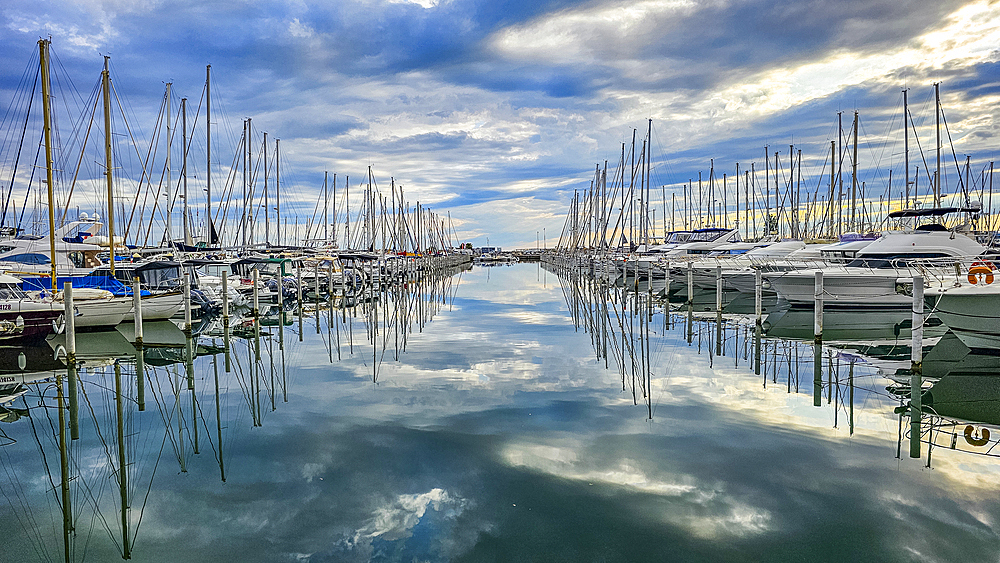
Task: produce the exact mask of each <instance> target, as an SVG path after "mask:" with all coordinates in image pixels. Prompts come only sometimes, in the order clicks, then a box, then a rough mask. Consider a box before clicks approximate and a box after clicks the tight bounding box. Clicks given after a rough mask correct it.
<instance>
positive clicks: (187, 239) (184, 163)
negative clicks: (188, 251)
mask: <svg viewBox="0 0 1000 563" xmlns="http://www.w3.org/2000/svg"><path fill="white" fill-rule="evenodd" d="M181 144H182V145H183V150H184V152H183V154H181V178H182V179H183V187H184V220H183V221H182V222H181V224H182V225H183V227H184V233H183V235H184V244H187V245H190V244H191V242H192V241H191V225H190V224H189V223H188V213H189V212H188V174H187V171H188V138H187V98H181Z"/></svg>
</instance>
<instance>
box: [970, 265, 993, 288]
mask: <svg viewBox="0 0 1000 563" xmlns="http://www.w3.org/2000/svg"><path fill="white" fill-rule="evenodd" d="M980 282H982V283H984V284H986V285H989V284H991V283H993V264H992V263H990V262H986V261H984V260H977V261H976V262H973V263H972V267H971V268H969V283H970V284H972V285H976V284H978V283H980Z"/></svg>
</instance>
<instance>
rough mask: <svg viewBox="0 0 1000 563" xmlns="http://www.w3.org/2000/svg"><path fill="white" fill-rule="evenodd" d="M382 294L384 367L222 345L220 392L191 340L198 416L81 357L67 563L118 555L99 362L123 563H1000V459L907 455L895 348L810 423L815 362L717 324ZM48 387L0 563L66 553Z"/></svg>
mask: <svg viewBox="0 0 1000 563" xmlns="http://www.w3.org/2000/svg"><path fill="white" fill-rule="evenodd" d="M397 293H398V295H397V298H399V300H398V301H395V302H393V303H390V302H389V300H388V299H384V300H383V305H384V307H381V308H380V309H379V311H380V312H379V313H378V322H377V325H378V327H379V329H378V333H377V334H375V335H374V340H375V342H376V344H375V346H374V347H373V345H372V334H371V327H373V326H375V324H376V323H374V322H373V316H372V313H370V312H369V311H368V310H367V309H366V307H365V306H364V305H359V306H358V307H357V308H356V309H351V310H348V311H346V312H344V311H336V312H335V317H331V316H330V314H329V311H327V310H321V311H320V313H319V319H318V323H319V332H318V333H317V318H316V316H315V314H314V313H313V312H312V311H311V310H310V311H307V312H306V313H305V314H304V317H305V318H303V319H302V323H301V325H300V324H299V319H298V318H297V317H294V316H291V317H290V321H291V322H290V324H288V325H287V326H284V327H282V328H281V329H280V331H279V328H278V327H277V326H264V327H263V328H262V332H261V334H260V336H259V337H257V338H255V335H254V331H253V329H252V328H249V329H242V330H240V331H237V333H238V334H240V337H234V338H233V339H232V340H231V349H230V369H229V371H228V372H227V370H226V361H225V354H223V353H219V352H220V351H221V350H222V348H223V345H224V339H223V338H222V337H221V333H219V334H220V336H216V337H212V336H208V335H202V336H201V337H200V338H199V339H198V345H199V349H198V352H199V354H200V355H199V356H198V357H197V358H195V359H194V361H193V365H192V366H191V374H192V375H193V383H194V393H193V394H192V392H191V391H189V390H188V370H187V366H185V363H184V361H183V360H184V355H185V351H184V349H183V348H167V349H157V350H155V351H147V352H148V354H149V355H148V357H147V360H146V361H147V366H146V370H147V371H146V384H145V390H144V394H145V396H144V399H145V410H144V411H141V412H140V411H139V410H138V407H137V405H136V400H137V394H136V389H135V379H136V378H135V373H136V368H135V365H134V362H133V361H132V359H129V358H130V356H129V354H134V352H131V351H130V347H129V344H128V340H127V338H126V336H121V335H120V334H118V333H117V332H116V333H110V334H109V333H104V334H101V335H81V344H80V346H81V353H82V354H83V353H85V352H86V350H87V349H88V348H87V347H88V346H90V349H91V351H92V352H93V353H92V354H91V356H88V357H86V358H85V359H84V361H85V364H84V367H85V369H84V371H83V373H81V376H80V377H81V382H82V385H81V391H80V405H81V406H80V411H79V420H80V423H79V424H80V435H81V439H80V440H79V441H75V442H73V443H72V445H71V447H70V451H69V463H70V467H71V473H72V474H73V480H72V486H71V494H72V500H73V505H72V506H73V508H72V519H73V523H74V526H75V532H74V534H73V536H72V557H73V559H74V560H89V561H115V560H119V559H120V557H121V554H122V550H123V542H122V527H123V526H122V518H121V511H120V508H121V500H120V499H121V491H120V486H119V473H118V472H117V471H116V468H117V467H118V464H119V453H118V446H117V443H118V442H117V432H118V430H117V415H116V406H115V395H114V393H113V389H114V378H115V375H114V369H113V368H112V367H111V362H112V361H113V360H108V359H107V357H108V356H109V355H114V356H117V357H118V358H119V360H120V361H119V372H120V373H121V374H122V379H123V385H124V386H125V388H126V391H125V395H126V396H127V397H126V399H127V400H126V401H124V403H123V406H122V412H123V418H122V421H123V431H122V432H123V436H124V439H123V441H124V443H125V454H126V460H127V461H126V463H127V466H126V467H127V470H126V472H125V474H126V477H127V485H126V497H127V499H128V501H127V502H128V504H130V506H131V508H130V510H129V511H127V514H126V525H127V528H128V532H127V533H126V535H127V536H128V537H129V544H130V550H131V556H132V558H133V559H134V560H136V561H309V562H321V561H405V562H410V561H753V560H771V561H775V560H776V561H997V560H998V552H1000V533H998V528H997V522H998V518H1000V495H998V490H1000V483H998V477H1000V460H997V459H996V458H993V457H989V456H985V455H976V454H974V453H968V452H963V451H952V450H949V449H948V448H947V447H939V448H935V449H934V450H933V453H932V456H933V457H932V464H931V465H932V466H931V468H927V467H926V465H927V459H926V452H925V453H924V457H923V458H921V459H919V460H917V459H910V458H908V457H907V453H906V452H907V447H906V444H905V443H904V444H903V446H902V449H903V457H902V459H897V458H896V449H897V438H898V436H899V434H898V429H899V418H898V416H897V415H896V414H894V413H893V408H894V407H896V406H898V405H899V401H898V400H897V399H896V398H894V397H892V396H891V395H889V394H888V393H887V392H886V386H887V385H888V384H890V383H891V382H890V381H889V380H887V379H885V378H884V377H882V376H881V375H880V373H885V372H886V370H887V369H890V368H891V366H892V364H891V362H892V361H894V360H893V356H892V353H891V352H890V353H887V354H882V355H881V359H879V358H869V357H868V356H860V355H858V354H857V353H856V352H855V351H851V350H839V349H829V350H827V351H825V352H824V362H825V363H827V366H828V367H832V368H833V370H832V371H831V370H829V369H827V368H824V369H826V371H824V373H823V380H822V384H821V386H820V388H819V399H820V401H819V402H820V406H819V407H816V406H813V405H814V391H816V389H815V388H814V384H813V375H812V356H811V352H810V351H809V350H810V349H811V348H810V347H809V346H807V345H804V344H796V343H794V342H792V341H785V340H765V342H764V343H763V350H764V354H765V358H768V360H767V361H766V362H765V366H764V369H763V372H762V374H761V375H755V374H754V371H753V365H752V361H748V359H749V360H752V355H748V353H752V347H751V348H750V349H749V350H748V348H747V345H746V344H747V335H748V333H747V332H746V330H745V329H743V332H739V331H737V330H736V329H735V328H734V326H735V325H733V326H728V327H727V332H726V334H725V335H724V338H725V347H724V350H723V352H724V354H725V355H723V356H718V357H717V356H715V355H714V354H713V352H715V349H714V348H715V344H716V343H715V341H714V338H715V328H714V323H713V322H711V321H708V320H697V319H696V321H695V323H694V326H693V329H692V340H691V343H690V344H689V343H688V342H687V340H686V336H687V334H686V330H685V327H684V326H683V324H682V322H683V321H684V320H685V318H684V316H683V315H675V317H674V319H673V322H672V323H670V327H669V329H668V328H666V322H665V321H666V320H665V319H664V317H663V313H662V307H660V306H659V305H657V306H653V307H651V308H649V309H647V307H649V305H648V304H647V303H639V304H636V303H625V305H624V307H623V304H622V302H621V300H620V299H621V298H620V293H618V292H614V291H609V290H607V289H600V288H597V289H588V288H587V287H575V286H574V285H573V284H572V283H569V282H567V281H562V282H560V280H559V279H558V278H557V277H556V276H554V275H553V274H552V273H547V272H545V271H544V270H542V269H541V268H539V267H538V266H536V265H518V266H516V267H510V268H492V269H480V268H477V269H475V270H472V271H469V272H465V273H463V274H461V275H460V276H459V275H456V276H454V277H451V278H450V279H448V280H447V281H444V282H439V283H435V284H432V285H428V286H425V287H419V288H418V287H416V286H410V287H408V288H406V290H400V291H399V292H397ZM595 293H596V294H597V295H602V294H603V295H606V296H608V301H604V300H601V299H598V300H597V301H594V300H593V295H594V294H595ZM404 294H405V295H404ZM595 303H596V304H595ZM650 313H651V316H645V317H644V314H645V315H649V314H650ZM598 318H606V319H608V323H607V325H606V326H605V328H604V329H603V332H602V330H601V329H598V330H592V329H591V327H593V326H601V325H600V323H597V322H595V319H598ZM643 318H645V319H646V320H647V321H648V322H647V321H644V320H643ZM809 322H811V318H810V319H809ZM404 323H405V329H406V330H405V332H404V331H403V330H400V329H401V328H404V327H403V325H404ZM300 326H301V329H300ZM609 327H610V328H609ZM171 329H172V327H166V328H164V327H161V330H160V332H161V333H162V334H160V335H159V336H158V337H159V338H162V339H164V341H166V340H169V339H177V338H178V337H177V334H179V332H178V331H176V330H174V331H173V332H172V331H171ZM300 330H301V332H300ZM890 330H891V329H890ZM647 331H648V333H647ZM623 332H624V334H625V336H624V337H623V336H622V334H623ZM897 332H898V329H897ZM147 334H148V333H147ZM907 335H908V332H906V333H904V334H903V336H902V338H903V340H904V341H905V339H906V337H907ZM129 336H130V335H129ZM300 336H301V341H300ZM281 337H283V338H284V344H283V345H282V344H281V341H280V339H281ZM152 339H153V337H149V336H147V341H150V340H152ZM604 339H606V340H608V354H607V355H608V360H607V361H605V359H604V358H603V357H599V356H601V355H602V352H601V351H602V349H603V347H604V344H602V343H603V342H604ZM179 342H181V343H182V342H183V340H182V339H181V340H179ZM213 346H217V348H213ZM404 346H405V349H404ZM623 346H624V347H625V350H626V354H625V366H626V367H625V369H624V370H623V369H622V368H621V367H620V365H621V364H620V360H618V357H619V356H618V355H617V354H620V353H621V352H620V350H621V349H622V347H623ZM630 349H631V350H634V351H633V352H632V353H630V352H629V351H630ZM258 350H259V356H258V353H257V352H258ZM616 350H617V352H616ZM397 351H398V352H397ZM29 352H30V353H29V354H27V356H28V358H27V360H28V362H29V367H28V369H29V370H30V369H33V368H32V366H34V365H38V366H43V364H44V362H46V361H51V355H52V350H51V348H44V349H43V350H42V351H41V352H37V351H29ZM42 352H44V353H42ZM213 352H215V353H214V354H213ZM3 353H4V354H5V357H6V358H7V359H6V360H5V361H6V362H8V363H10V362H12V361H13V360H11V359H10V358H13V357H14V356H15V354H16V353H17V352H16V350H11V349H7V350H4V352H3ZM46 354H47V356H46ZM796 354H798V355H799V356H798V360H797V361H796V360H795V359H796V357H797V356H796ZM397 355H398V361H397ZM907 355H908V352H906V354H904V356H907ZM338 357H339V358H340V359H338ZM643 358H648V363H649V365H650V366H651V370H650V374H649V375H648V377H647V376H645V375H644V374H645V373H646V372H645V371H644V369H643V367H642V366H643V363H644V362H645V361H646V360H645V359H643ZM880 362H881V363H880ZM15 363H16V362H15ZM606 363H607V367H605V365H606ZM986 365H987V367H986V368H985V369H986V371H989V370H993V371H992V373H994V374H996V373H997V372H996V370H995V369H994V367H993V366H994V364H991V363H990V361H989V360H986ZM887 366H888V367H887ZM43 367H44V366H43ZM43 367H39V368H35V369H43ZM880 368H881V370H882V371H881V372H880V371H879V369H880ZM49 369H51V366H49ZM216 377H217V378H218V379H217V380H216ZM51 381H52V380H50V381H49V382H47V383H42V384H39V385H37V386H33V387H31V389H30V391H29V393H28V394H27V395H25V397H24V398H23V399H18V400H17V401H16V402H15V403H14V404H13V405H12V406H13V407H16V408H20V409H28V412H29V416H25V417H22V418H20V419H19V420H16V421H15V422H12V423H10V424H4V425H2V426H0V429H2V430H3V432H4V435H3V436H0V440H2V441H3V443H5V444H6V445H4V446H3V447H0V465H2V467H3V471H2V474H0V485H2V489H3V493H4V497H5V500H4V504H3V505H0V506H2V508H0V527H2V529H3V530H4V533H3V539H0V553H2V554H3V555H0V559H3V560H5V561H34V560H62V557H63V544H62V538H63V531H62V522H63V520H62V512H61V510H60V506H59V504H58V493H59V483H60V470H59V450H58V440H57V433H56V432H57V416H56V409H55V408H48V407H52V406H54V405H55V395H56V390H55V385H54V383H52V382H51ZM216 381H218V384H217V383H216ZM217 389H218V400H217V399H216V396H217V395H216V393H217V391H216V390H217ZM43 395H44V404H45V405H46V406H45V407H42V406H40V402H41V400H42V398H43ZM994 398H995V397H994ZM217 413H218V415H217ZM852 427H853V432H852ZM958 432H959V440H962V436H961V427H960V428H959V430H958ZM220 438H221V439H220ZM195 439H197V441H198V444H197V446H198V452H199V453H195V452H194V447H195ZM223 474H224V476H225V480H223Z"/></svg>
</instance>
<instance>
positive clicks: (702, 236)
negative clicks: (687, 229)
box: [690, 231, 729, 242]
mask: <svg viewBox="0 0 1000 563" xmlns="http://www.w3.org/2000/svg"><path fill="white" fill-rule="evenodd" d="M728 232H729V231H702V232H697V233H691V239H690V242H712V241H713V240H715V239H717V238H720V237H722V236H723V235H725V234H726V233H728Z"/></svg>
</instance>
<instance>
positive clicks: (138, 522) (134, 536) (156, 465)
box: [132, 428, 211, 545]
mask: <svg viewBox="0 0 1000 563" xmlns="http://www.w3.org/2000/svg"><path fill="white" fill-rule="evenodd" d="M170 434H171V432H170V428H164V432H163V441H161V442H160V451H159V452H158V453H157V454H156V463H154V464H153V472H152V474H150V476H149V487H148V488H147V489H146V494H145V496H143V497H142V506H141V507H140V508H139V518H138V520H136V523H135V530H134V531H133V534H132V545H135V540H136V539H137V538H138V537H139V526H140V525H141V524H142V517H143V515H144V514H145V513H146V503H147V502H149V494H150V492H151V491H152V490H153V478H154V477H155V476H156V470H157V468H159V467H160V460H161V459H162V458H163V449H164V448H165V447H166V445H167V436H168V435H170ZM209 434H211V432H210V433H209Z"/></svg>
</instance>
